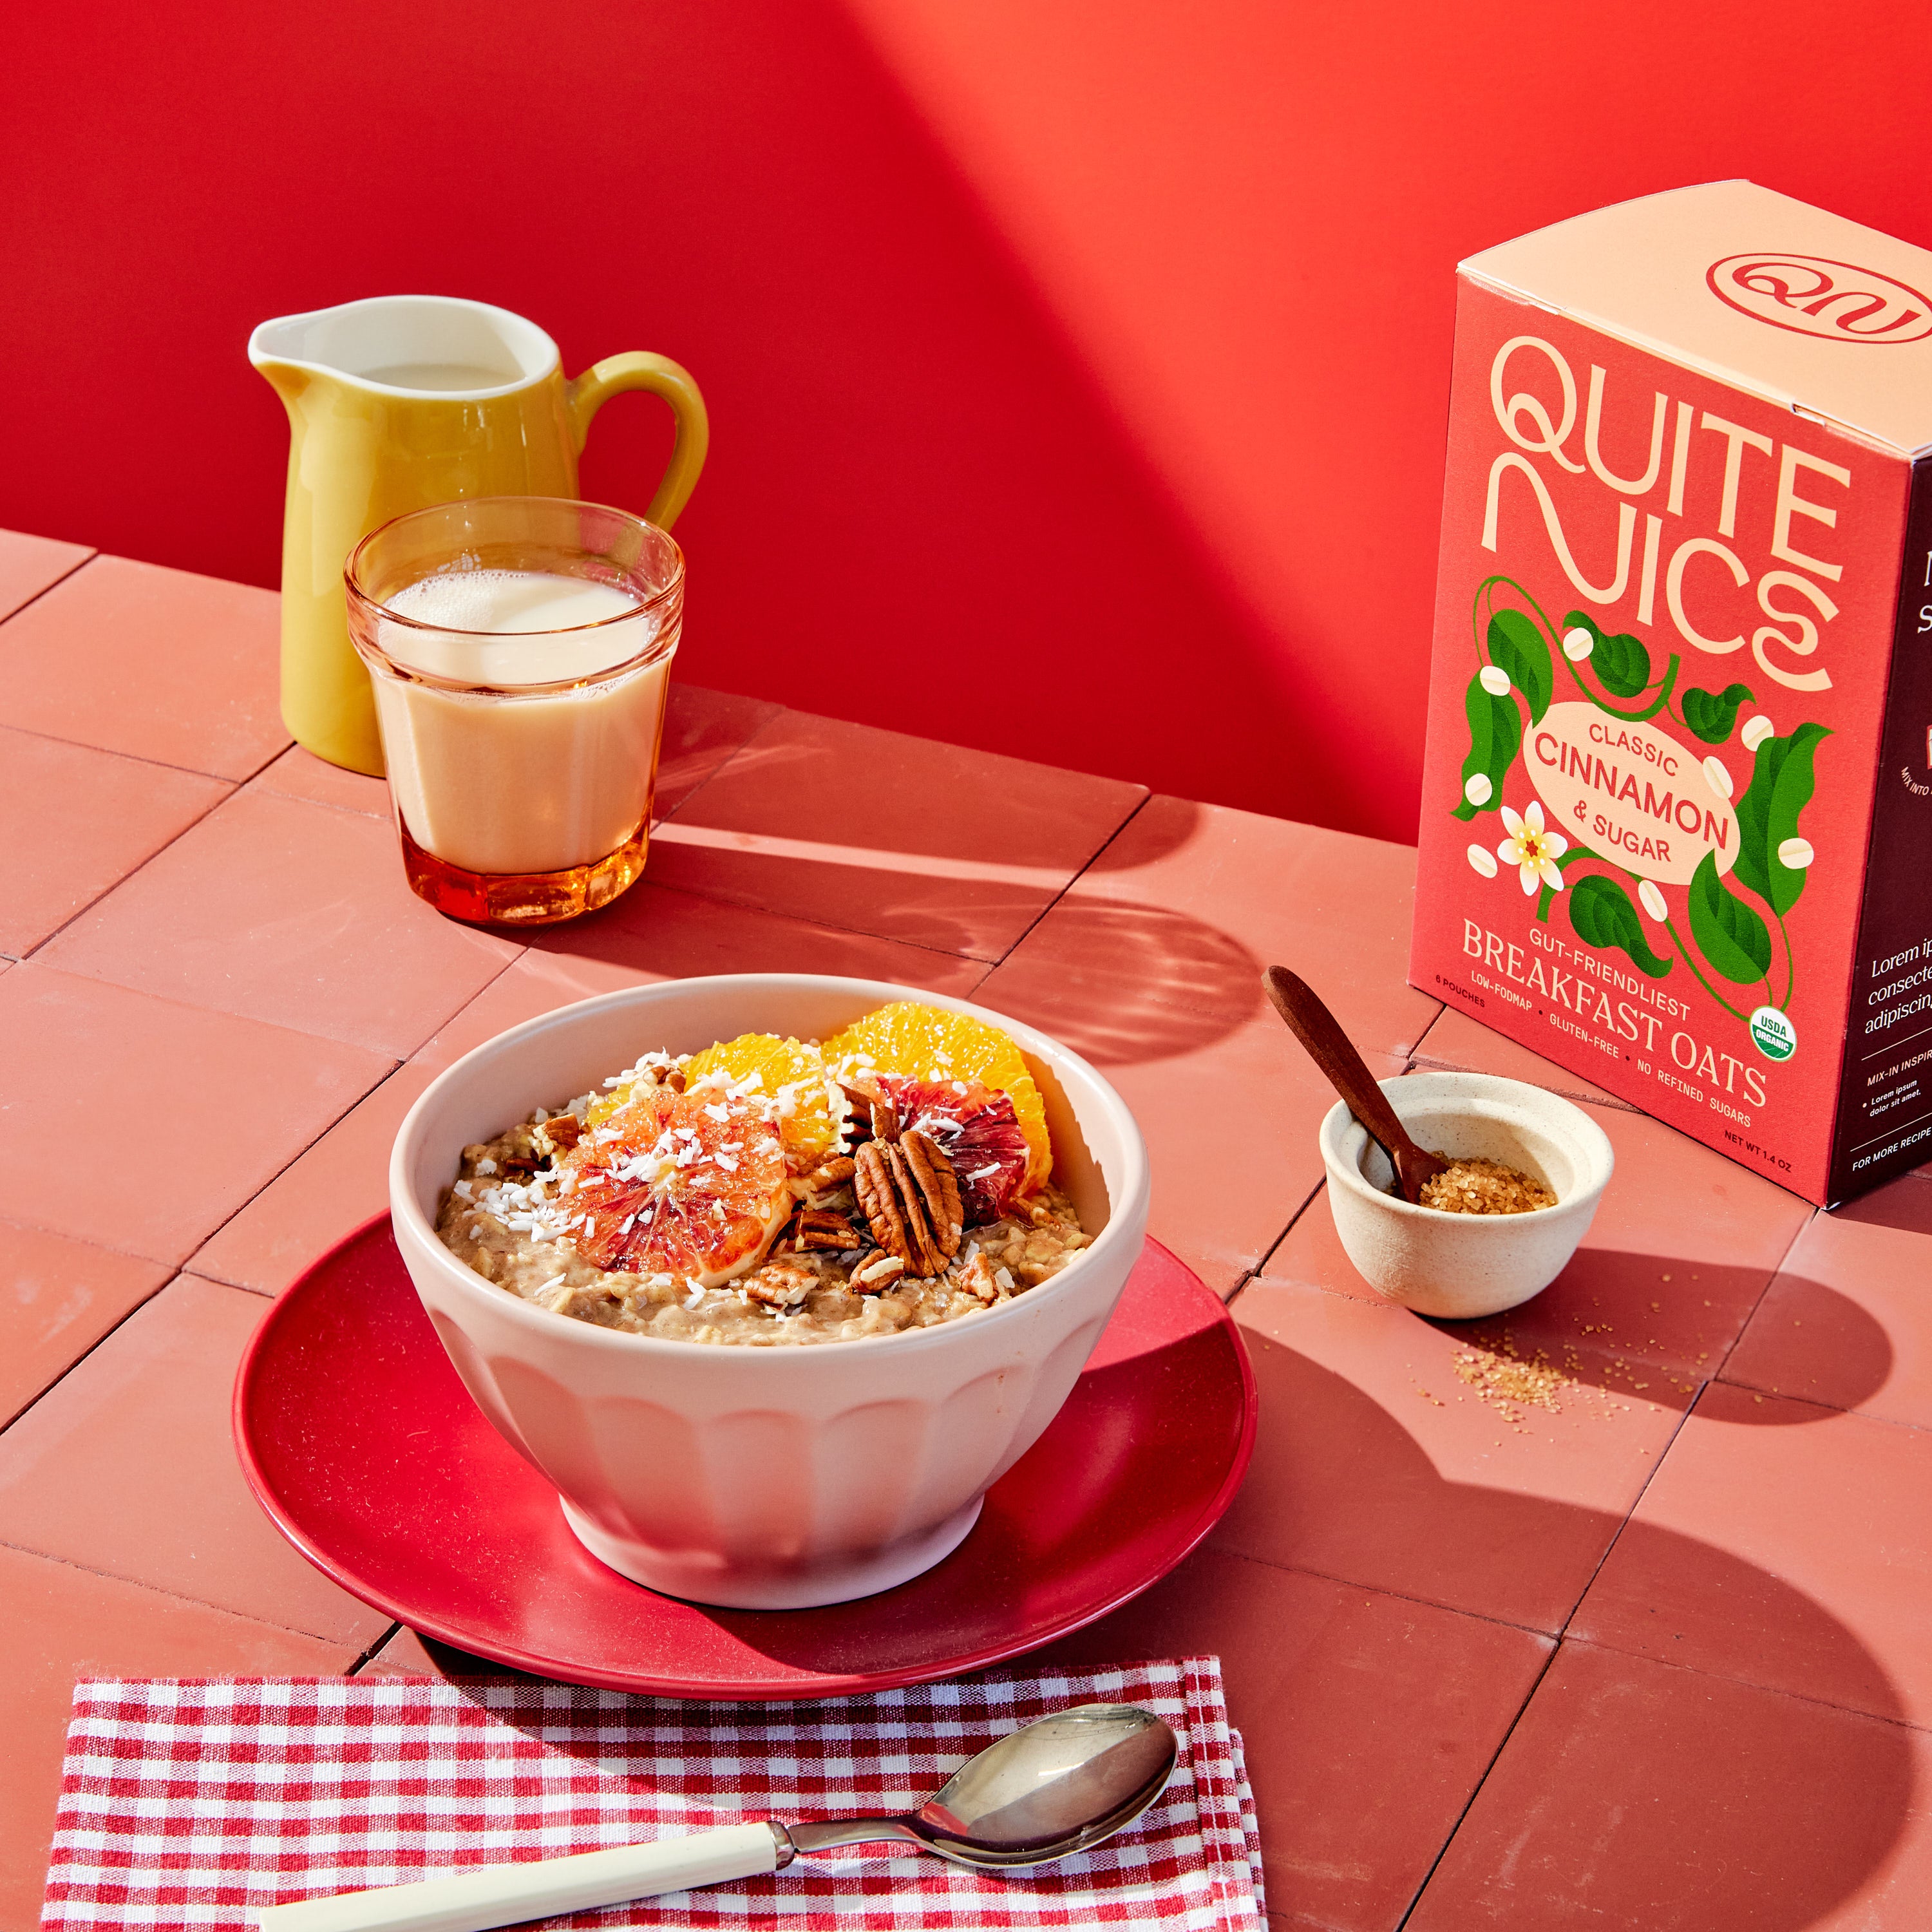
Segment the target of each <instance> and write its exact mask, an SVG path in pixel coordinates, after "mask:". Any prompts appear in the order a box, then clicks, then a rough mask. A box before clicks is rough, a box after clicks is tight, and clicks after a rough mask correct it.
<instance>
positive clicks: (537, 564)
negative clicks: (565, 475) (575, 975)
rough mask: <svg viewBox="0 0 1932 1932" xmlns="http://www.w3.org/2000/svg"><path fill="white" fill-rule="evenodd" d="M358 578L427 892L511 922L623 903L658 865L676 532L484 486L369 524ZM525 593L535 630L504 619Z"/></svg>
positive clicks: (354, 620)
mask: <svg viewBox="0 0 1932 1932" xmlns="http://www.w3.org/2000/svg"><path fill="white" fill-rule="evenodd" d="M485 573H490V574H485ZM499 573H517V575H515V576H514V577H505V576H504V575H502V574H499ZM343 574H344V579H345V580H346V583H347V594H348V604H349V631H350V638H351V640H353V643H354V644H355V646H356V651H357V652H358V653H359V655H360V656H361V657H362V661H363V662H364V664H366V665H367V666H368V670H369V674H370V678H371V682H373V684H374V687H375V694H376V715H377V724H378V726H379V728H380V730H381V733H382V738H383V757H384V758H385V759H386V761H387V763H388V766H389V793H390V799H391V802H392V804H393V805H394V807H395V814H396V828H397V830H398V833H399V834H400V835H401V840H402V849H403V864H404V869H405V870H406V871H407V873H408V875H409V881H410V885H411V886H412V887H413V888H414V889H415V891H416V893H417V894H418V895H419V897H421V898H425V899H427V900H428V901H429V903H430V904H431V905H433V906H434V907H437V910H439V911H441V912H445V913H449V915H451V916H452V917H453V918H456V919H469V920H475V921H487V922H499V923H502V924H506V925H511V926H544V925H552V924H554V923H556V922H557V921H559V920H561V919H574V918H575V917H577V915H578V914H580V913H585V912H589V911H591V910H594V909H595V908H596V907H598V906H601V905H607V904H609V903H610V901H611V900H613V899H614V898H616V897H617V895H619V893H620V892H622V891H624V890H625V888H626V887H627V886H629V885H630V884H631V883H632V881H633V880H635V879H636V878H637V876H638V875H639V874H640V873H641V872H642V871H643V869H644V853H645V849H646V844H647V843H648V841H649V833H650V817H651V796H652V790H653V788H654V787H655V783H656V778H657V760H658V740H659V738H660V736H661V732H662V730H663V725H664V694H665V690H666V688H667V684H668V682H669V679H670V661H671V657H672V655H673V652H675V651H676V649H677V643H678V637H679V631H680V628H681V627H682V622H683V616H684V559H683V557H682V554H681V553H679V550H678V547H677V546H676V544H674V543H673V542H672V541H671V540H670V538H669V537H667V535H665V534H664V532H663V531H662V530H661V529H658V528H656V527H655V525H652V524H650V523H646V522H644V521H643V520H642V519H641V518H640V517H634V516H631V515H629V514H627V513H626V512H625V511H622V510H613V509H610V508H607V507H605V506H604V505H601V504H597V503H582V502H576V501H574V500H572V499H567V498H563V497H553V496H485V497H475V498H471V499H467V500H465V501H462V502H454V503H439V504H436V505H432V506H431V508H428V509H425V510H414V511H410V512H409V514H407V515H404V516H401V517H397V518H395V520H393V521H392V522H390V523H385V524H383V526H381V527H380V529H376V530H373V531H371V532H370V534H369V535H368V536H366V537H365V538H363V539H362V541H361V542H360V543H359V544H357V545H356V548H355V549H354V550H353V551H351V552H350V557H349V562H348V564H347V567H346V568H345V569H344V573H343ZM419 586H420V587H419ZM512 592H514V595H511V593H512ZM405 593H407V595H406V594H405ZM398 598H402V600H403V602H404V605H405V607H406V609H407V610H408V611H413V612H414V613H416V614H413V615H412V614H406V613H405V610H398V609H396V608H395V607H394V605H395V603H396V601H397V600H398ZM518 602H520V603H521V604H523V606H524V607H525V614H524V616H523V622H534V623H535V624H537V625H539V626H540V628H508V625H511V624H512V623H513V622H515V621H517V620H516V619H514V618H512V617H508V616H505V615H504V611H505V608H506V607H507V606H508V604H514V603H518ZM571 604H576V605H577V606H580V607H581V606H583V605H586V604H588V605H589V607H590V608H591V610H592V612H593V613H602V614H594V615H593V616H592V619H591V621H589V622H584V621H581V615H582V613H581V610H577V611H571V610H569V609H568V606H570V605H571ZM606 607H607V610H606ZM546 610H549V611H551V612H553V613H556V614H557V616H558V617H559V621H558V622H556V627H555V628H543V627H541V626H544V625H546V623H547V619H545V617H544V612H545V611H546ZM469 626H474V628H469Z"/></svg>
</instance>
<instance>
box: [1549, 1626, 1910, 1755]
mask: <svg viewBox="0 0 1932 1932" xmlns="http://www.w3.org/2000/svg"><path fill="white" fill-rule="evenodd" d="M1563 1641H1564V1642H1565V1643H1571V1644H1575V1645H1576V1646H1578V1647H1579V1648H1580V1649H1583V1650H1594V1651H1598V1652H1601V1653H1602V1654H1603V1655H1605V1656H1607V1657H1617V1658H1628V1659H1632V1660H1634V1661H1636V1662H1637V1663H1639V1664H1652V1665H1654V1666H1655V1667H1656V1668H1657V1669H1658V1670H1681V1671H1682V1672H1683V1673H1685V1676H1690V1677H1697V1678H1701V1679H1703V1681H1704V1682H1706V1683H1707V1684H1728V1685H1731V1686H1732V1687H1733V1688H1735V1689H1739V1690H1743V1691H1756V1692H1757V1693H1758V1694H1760V1696H1763V1697H1789V1698H1790V1700H1792V1702H1793V1703H1796V1704H1808V1705H1809V1706H1811V1708H1812V1709H1814V1710H1816V1711H1837V1712H1841V1713H1842V1714H1843V1715H1844V1716H1846V1717H1848V1718H1862V1719H1863V1720H1864V1721H1865V1722H1867V1724H1889V1725H1890V1726H1891V1727H1892V1728H1893V1729H1894V1730H1900V1731H1909V1732H1911V1733H1912V1734H1913V1735H1914V1736H1918V1737H1932V1721H1928V1722H1927V1723H1924V1724H1914V1723H1913V1722H1912V1720H1911V1719H1910V1718H1888V1717H1885V1716H1882V1715H1880V1714H1879V1712H1876V1711H1867V1710H1864V1709H1861V1708H1860V1707H1859V1706H1858V1705H1856V1704H1835V1703H1833V1702H1832V1700H1831V1699H1830V1698H1829V1697H1811V1696H1810V1695H1808V1694H1807V1693H1805V1691H1790V1690H1787V1689H1786V1688H1784V1686H1783V1685H1777V1684H1760V1683H1759V1682H1757V1680H1756V1679H1753V1678H1748V1677H1727V1676H1725V1675H1724V1673H1723V1672H1722V1671H1721V1670H1703V1669H1702V1668H1700V1667H1699V1666H1698V1665H1697V1664H1679V1663H1677V1662H1676V1661H1674V1660H1673V1659H1672V1658H1667V1657H1657V1656H1653V1655H1652V1654H1651V1653H1650V1652H1648V1651H1641V1650H1625V1649H1622V1648H1621V1647H1620V1646H1618V1645H1616V1644H1613V1643H1604V1642H1602V1641H1601V1640H1600V1639H1598V1638H1596V1637H1565V1639H1564V1640H1563Z"/></svg>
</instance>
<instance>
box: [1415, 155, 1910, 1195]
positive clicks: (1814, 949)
mask: <svg viewBox="0 0 1932 1932" xmlns="http://www.w3.org/2000/svg"><path fill="white" fill-rule="evenodd" d="M1410 977H1411V979H1412V980H1413V981H1414V983H1415V984H1416V985H1417V986H1419V987H1421V988H1422V989H1424V991H1426V992H1430V993H1432V994H1433V995H1436V997H1437V998H1440V999H1442V1000H1443V1001H1445V1002H1446V1003H1447V1004H1449V1005H1451V1006H1453V1007H1457V1008H1458V1009H1459V1010H1461V1011H1463V1012H1464V1013H1468V1014H1469V1015H1471V1016H1473V1017H1474V1018H1475V1019H1478V1020H1479V1021H1481V1022H1482V1023H1483V1024H1484V1025H1487V1026H1490V1027H1493V1028H1496V1031H1498V1032H1499V1033H1502V1034H1507V1035H1508V1037H1510V1038H1511V1039H1513V1040H1518V1041H1520V1042H1521V1043H1523V1045H1525V1046H1529V1047H1532V1048H1533V1049H1535V1051H1537V1052H1539V1053H1541V1054H1544V1055H1547V1057H1548V1058H1550V1059H1552V1060H1553V1061H1557V1062H1559V1064H1562V1066H1564V1067H1566V1068H1568V1069H1569V1070H1571V1071H1572V1072H1574V1073H1577V1074H1578V1075H1580V1076H1583V1078H1584V1079H1586V1080H1589V1081H1590V1082H1593V1083H1594V1084H1595V1085H1597V1086H1598V1087H1600V1088H1604V1090H1606V1091H1608V1092H1610V1093H1611V1094H1615V1095H1616V1096H1618V1097H1619V1098H1620V1099H1622V1100H1628V1101H1629V1102H1631V1103H1633V1104H1634V1105H1635V1106H1639V1107H1641V1108H1643V1109H1644V1110H1645V1111H1646V1112H1649V1113H1652V1114H1655V1115H1657V1116H1658V1118H1661V1119H1663V1120H1664V1121H1668V1122H1670V1124H1671V1125H1672V1126H1673V1127H1679V1128H1681V1129H1682V1130H1683V1131H1684V1132H1685V1133H1688V1134H1691V1135H1693V1136H1695V1137H1696V1138H1697V1139H1700V1140H1702V1141H1705V1142H1709V1144H1710V1145H1712V1147H1714V1148H1718V1149H1720V1150H1721V1151H1722V1152H1724V1153H1725V1154H1728V1155H1730V1157H1732V1158H1733V1160H1737V1161H1739V1162H1740V1163H1742V1164H1743V1165H1744V1166H1747V1167H1748V1168H1751V1169H1753V1170H1754V1171H1755V1172H1758V1173H1760V1174H1763V1175H1769V1177H1770V1178H1772V1179H1773V1180H1775V1181H1778V1182H1780V1183H1781V1184H1783V1185H1784V1186H1785V1187H1789V1188H1790V1189H1792V1190H1794V1191H1795V1192H1796V1193H1799V1194H1802V1195H1803V1196H1805V1198H1806V1199H1808V1200H1811V1201H1815V1202H1820V1203H1825V1204H1829V1203H1831V1202H1837V1201H1839V1200H1841V1199H1844V1198H1845V1197H1846V1196H1849V1195H1852V1194H1854V1193H1859V1192H1861V1191H1862V1190H1864V1189H1866V1188H1868V1187H1872V1186H1873V1185H1875V1184H1876V1183H1878V1182H1879V1181H1883V1180H1885V1179H1888V1178H1890V1177H1891V1176H1892V1175H1897V1174H1899V1173H1901V1172H1904V1171H1905V1170H1906V1169H1909V1168H1912V1167H1915V1166H1918V1165H1920V1164H1921V1163H1925V1162H1927V1161H1928V1160H1932V253H1927V251H1924V250H1922V249H1919V248H1912V247H1909V246H1908V245H1906V244H1905V243H1903V242H1897V241H1894V240H1893V239H1891V238H1890V237H1889V236H1884V235H1881V234H1879V233H1876V231H1875V230H1873V229H1869V228H1864V227H1861V226H1858V224H1857V223H1853V222H1849V221H1846V220H1841V219H1839V218H1838V217H1836V216H1835V215H1831V214H1824V213H1823V212H1821V211H1820V210H1818V209H1817V208H1809V207H1807V206H1806V205H1805V204H1804V203H1803V202H1797V201H1793V200H1791V199H1788V198H1787V196H1783V195H1780V194H1776V193H1772V192H1771V191H1770V190H1768V189H1765V188H1762V187H1756V186H1754V185H1753V184H1751V183H1750V182H1748V181H1720V182H1714V183H1711V184H1707V185H1706V186H1703V187H1688V188H1682V189H1679V190H1675V191H1673V192H1672V193H1665V194H1656V195H1651V196H1646V197H1645V198H1644V199H1641V200H1638V201H1632V202H1625V203H1623V204H1622V205H1620V206H1618V207H1614V208H1602V209H1600V210H1598V211H1597V212H1596V213H1595V214H1586V215H1582V216H1580V217H1577V219H1576V220H1571V221H1565V222H1562V223H1559V224H1558V225H1557V226H1555V227H1553V228H1547V229H1543V230H1541V232H1540V233H1537V234H1534V235H1529V236H1525V237H1524V238H1523V239H1521V240H1520V241H1517V242H1508V243H1505V245H1503V246H1502V247H1500V248H1492V249H1490V250H1489V251H1487V252H1486V253H1484V254H1480V255H1478V256H1475V257H1473V258H1472V260H1469V261H1467V262H1465V263H1463V266H1462V269H1461V272H1460V284H1459V288H1458V301H1457V323H1456V365H1455V384H1454V399H1453V401H1452V403H1451V412H1450V425H1449V461H1448V484H1447V488H1446V490H1445V501H1444V507H1443V521H1442V559H1441V566H1440V572H1439V577H1438V580H1437V585H1436V628H1435V641H1434V657H1433V671H1432V675H1431V679H1430V709H1429V738H1428V748H1427V760H1426V764H1425V769H1424V790H1423V805H1422V831H1421V872H1420V877H1419V880H1418V889H1417V900H1416V913H1415V941H1414V950H1413V953H1412V960H1411V966H1410Z"/></svg>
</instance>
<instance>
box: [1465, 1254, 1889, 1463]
mask: <svg viewBox="0 0 1932 1932" xmlns="http://www.w3.org/2000/svg"><path fill="white" fill-rule="evenodd" d="M1768 1281H1769V1274H1768V1272H1767V1271H1766V1270H1765V1269H1764V1268H1722V1267H1711V1266H1708V1265H1706V1266H1705V1267H1703V1268H1699V1269H1697V1271H1694V1272H1693V1271H1691V1270H1690V1269H1689V1268H1688V1267H1687V1266H1686V1265H1685V1263H1684V1262H1682V1261H1674V1260H1673V1259H1671V1258H1670V1256H1658V1255H1644V1254H1634V1253H1626V1252H1623V1251H1622V1250H1615V1249H1601V1248H1585V1249H1583V1250H1580V1251H1579V1252H1578V1253H1577V1256H1575V1258H1574V1259H1573V1260H1572V1261H1571V1263H1570V1265H1569V1266H1568V1268H1565V1270H1564V1271H1563V1272H1562V1274H1560V1275H1559V1276H1558V1277H1557V1278H1556V1280H1555V1281H1553V1283H1550V1286H1549V1287H1547V1289H1544V1291H1543V1292H1542V1293H1541V1295H1538V1296H1537V1297H1536V1298H1535V1300H1534V1301H1529V1302H1527V1303H1526V1304H1524V1305H1523V1307H1521V1308H1517V1309H1512V1310H1510V1311H1509V1312H1508V1313H1506V1314H1503V1315H1499V1316H1490V1317H1487V1318H1486V1319H1483V1320H1481V1321H1476V1322H1445V1321H1439V1320H1433V1319H1432V1320H1430V1323H1429V1325H1430V1327H1431V1328H1434V1329H1435V1330H1436V1331H1438V1333H1439V1334H1444V1335H1447V1336H1449V1337H1451V1338H1453V1339H1454V1340H1457V1341H1459V1342H1463V1343H1466V1344H1467V1345H1469V1346H1470V1347H1471V1348H1472V1349H1480V1350H1482V1351H1484V1352H1486V1353H1487V1354H1490V1355H1499V1356H1501V1357H1502V1358H1503V1359H1504V1360H1505V1361H1510V1360H1511V1359H1512V1358H1514V1359H1515V1360H1518V1361H1526V1362H1531V1363H1534V1364H1538V1365H1540V1366H1546V1367H1550V1368H1552V1369H1554V1370H1557V1371H1559V1373H1561V1374H1562V1375H1563V1376H1565V1377H1566V1378H1568V1379H1569V1380H1571V1381H1572V1382H1581V1383H1583V1384H1585V1385H1587V1386H1589V1387H1592V1388H1598V1389H1601V1390H1603V1391H1605V1392H1606V1393H1607V1394H1611V1395H1613V1396H1616V1397H1620V1398H1622V1399H1625V1400H1629V1399H1631V1398H1633V1397H1642V1398H1643V1400H1646V1401H1649V1402H1655V1403H1661V1404H1663V1405H1664V1406H1665V1407H1667V1408H1675V1409H1682V1408H1684V1407H1685V1406H1687V1405H1688V1403H1689V1401H1690V1400H1691V1397H1692V1396H1693V1395H1694V1394H1695V1393H1696V1391H1697V1385H1699V1384H1700V1382H1707V1381H1710V1380H1712V1379H1715V1377H1716V1376H1718V1373H1720V1372H1721V1370H1722V1369H1723V1368H1724V1365H1725V1363H1726V1361H1727V1360H1728V1358H1730V1355H1731V1352H1732V1351H1733V1348H1734V1347H1735V1346H1736V1344H1737V1343H1738V1341H1739V1339H1740V1337H1742V1334H1743V1333H1744V1331H1745V1326H1746V1325H1747V1324H1748V1322H1750V1320H1751V1316H1752V1315H1753V1314H1754V1312H1755V1311H1756V1310H1757V1307H1758V1305H1759V1303H1760V1300H1761V1298H1763V1295H1764V1292H1765V1289H1766V1286H1767V1283H1768ZM1802 1310H1803V1312H1802V1316H1799V1318H1798V1319H1799V1320H1801V1321H1802V1325H1803V1327H1804V1328H1805V1333H1806V1336H1807V1343H1806V1346H1807V1349H1808V1350H1809V1351H1811V1352H1813V1353H1814V1354H1815V1355H1816V1357H1817V1359H1819V1360H1820V1361H1829V1363H1830V1364H1831V1368H1832V1376H1831V1388H1830V1392H1829V1401H1830V1403H1831V1404H1832V1407H1831V1408H1830V1409H1824V1410H1812V1409H1802V1410H1801V1409H1795V1408H1793V1407H1792V1406H1790V1405H1789V1404H1787V1403H1765V1404H1763V1406H1762V1407H1761V1408H1758V1407H1754V1409H1753V1412H1752V1413H1751V1415H1750V1416H1749V1417H1748V1418H1745V1419H1746V1420H1748V1421H1751V1422H1753V1423H1761V1424H1764V1425H1765V1426H1766V1427H1784V1426H1787V1425H1788V1424H1793V1423H1802V1422H1809V1421H1815V1420H1817V1419H1819V1418H1820V1416H1822V1415H1829V1414H1831V1413H1833V1412H1835V1410H1836V1409H1850V1408H1855V1407H1856V1406H1857V1405H1858V1403H1861V1402H1863V1401H1864V1400H1867V1398H1868V1397H1871V1396H1872V1395H1874V1394H1876V1393H1877V1391H1879V1389H1881V1388H1883V1387H1884V1386H1885V1380H1886V1378H1887V1377H1888V1376H1889V1375H1890V1373H1891V1366H1892V1350H1891V1341H1890V1340H1889V1339H1888V1337H1887V1336H1886V1334H1885V1331H1884V1329H1883V1328H1882V1327H1880V1326H1879V1323H1878V1322H1876V1321H1875V1320H1874V1319H1873V1318H1872V1316H1870V1315H1869V1314H1868V1313H1866V1311H1865V1310H1864V1309H1862V1308H1861V1307H1859V1306H1858V1304H1857V1303H1856V1302H1855V1301H1852V1300H1850V1299H1849V1298H1848V1297H1847V1296H1845V1295H1840V1294H1838V1293H1837V1292H1835V1291H1834V1290H1833V1289H1829V1288H1826V1287H1825V1286H1823V1285H1822V1284H1820V1283H1805V1295H1804V1298H1803V1301H1802ZM1755 1386H1757V1387H1758V1388H1767V1387H1768V1388H1769V1392H1770V1393H1771V1394H1784V1395H1791V1396H1796V1397H1800V1398H1803V1397H1805V1394H1806V1391H1805V1390H1804V1389H1802V1388H1781V1387H1778V1385H1766V1384H1765V1383H1763V1382H1757V1383H1756V1384H1755ZM1816 1399H1817V1398H1815V1397H1814V1398H1813V1400H1816Z"/></svg>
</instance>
